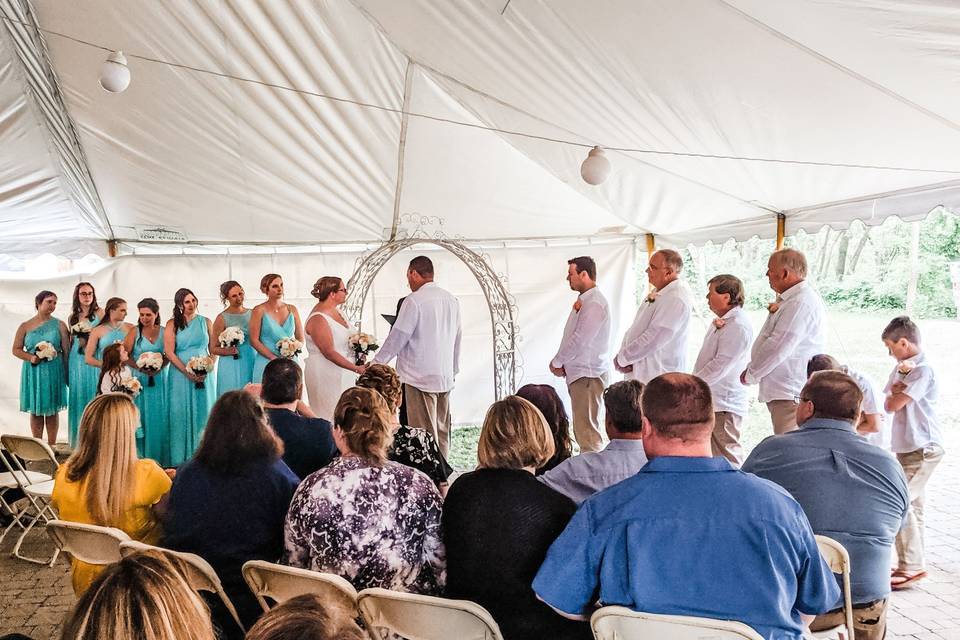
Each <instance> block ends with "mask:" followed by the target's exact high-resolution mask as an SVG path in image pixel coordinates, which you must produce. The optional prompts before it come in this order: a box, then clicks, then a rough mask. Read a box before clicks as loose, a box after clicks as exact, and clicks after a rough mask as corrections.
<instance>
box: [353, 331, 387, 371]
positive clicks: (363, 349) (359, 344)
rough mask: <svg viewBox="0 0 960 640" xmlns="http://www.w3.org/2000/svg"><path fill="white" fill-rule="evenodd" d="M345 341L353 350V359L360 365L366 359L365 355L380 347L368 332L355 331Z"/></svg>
mask: <svg viewBox="0 0 960 640" xmlns="http://www.w3.org/2000/svg"><path fill="white" fill-rule="evenodd" d="M347 343H348V344H349V345H350V348H351V349H352V350H353V354H354V361H355V362H356V364H358V365H360V364H363V363H364V362H366V361H367V355H368V354H371V353H373V352H374V351H376V350H377V349H379V348H380V345H379V343H378V342H377V339H376V338H375V337H373V336H372V335H370V334H369V333H355V334H353V335H352V336H350V337H349V338H347Z"/></svg>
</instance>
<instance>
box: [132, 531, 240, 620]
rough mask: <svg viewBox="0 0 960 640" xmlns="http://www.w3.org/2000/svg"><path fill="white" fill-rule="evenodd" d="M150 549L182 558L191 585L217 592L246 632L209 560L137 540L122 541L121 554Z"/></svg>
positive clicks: (231, 614) (200, 589) (198, 588)
mask: <svg viewBox="0 0 960 640" xmlns="http://www.w3.org/2000/svg"><path fill="white" fill-rule="evenodd" d="M148 550H152V551H159V552H160V553H165V554H167V555H169V556H173V557H176V558H179V559H180V560H182V561H183V562H184V564H185V565H186V566H187V582H189V583H190V586H191V587H193V588H194V589H195V590H197V591H208V592H210V593H215V594H217V596H218V597H219V598H220V601H221V602H223V606H225V607H226V608H227V611H229V612H230V616H231V617H232V618H233V620H234V622H236V623H237V626H238V627H240V630H241V631H243V632H244V633H246V629H244V628H243V623H242V622H240V616H239V615H237V609H236V608H235V607H234V606H233V602H231V601H230V598H229V597H228V596H227V593H226V592H225V591H224V590H223V584H221V583H220V577H219V576H217V572H216V571H214V570H213V567H211V566H210V563H209V562H207V561H206V560H204V559H203V558H201V557H200V556H198V555H196V554H193V553H183V552H182V551H173V550H171V549H164V548H163V547H155V546H153V545H149V544H144V543H143V542H137V541H136V540H131V541H130V542H121V543H120V555H122V556H123V557H124V558H126V557H127V556H130V555H133V554H134V553H137V552H139V551H148Z"/></svg>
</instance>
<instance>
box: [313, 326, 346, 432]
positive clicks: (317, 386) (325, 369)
mask: <svg viewBox="0 0 960 640" xmlns="http://www.w3.org/2000/svg"><path fill="white" fill-rule="evenodd" d="M314 316H323V318H324V319H325V320H326V322H327V324H328V325H329V326H330V333H331V334H332V335H333V347H334V349H336V350H337V352H338V353H339V354H340V355H342V356H343V357H344V358H346V359H347V361H348V362H353V358H354V356H353V352H352V351H351V350H350V345H349V344H348V339H349V338H350V329H349V328H347V327H345V326H343V325H342V324H340V323H339V322H337V321H336V320H334V319H333V318H331V317H330V316H328V315H327V314H325V313H323V312H321V311H316V312H314V313H311V314H310V315H309V316H308V317H307V322H306V323H304V326H306V324H307V323H309V322H310V319H311V318H313V317H314ZM305 342H306V343H307V354H308V356H309V357H308V358H307V359H306V361H305V363H304V378H305V379H304V386H305V387H306V389H307V402H308V403H309V404H310V408H311V409H313V412H314V413H316V414H317V416H318V417H320V418H323V419H324V420H329V421H330V422H331V424H332V423H333V410H334V408H336V406H337V401H338V400H339V399H340V394H342V393H343V392H344V391H345V390H347V389H349V388H350V387H352V386H353V385H354V383H355V382H356V381H357V374H356V373H354V372H353V371H350V370H348V369H344V368H342V367H340V366H338V365H336V364H334V363H333V362H330V361H329V360H327V359H326V358H325V357H324V356H323V354H322V353H320V349H319V348H318V347H317V345H316V344H315V343H314V341H313V338H311V337H310V336H309V335H307V339H306V341H305Z"/></svg>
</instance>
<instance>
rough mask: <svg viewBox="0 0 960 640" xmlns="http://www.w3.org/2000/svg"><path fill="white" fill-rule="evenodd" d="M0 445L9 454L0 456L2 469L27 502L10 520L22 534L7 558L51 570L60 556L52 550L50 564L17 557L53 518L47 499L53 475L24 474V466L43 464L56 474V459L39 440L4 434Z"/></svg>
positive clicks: (27, 557) (27, 472) (25, 557)
mask: <svg viewBox="0 0 960 640" xmlns="http://www.w3.org/2000/svg"><path fill="white" fill-rule="evenodd" d="M0 444H2V445H3V448H4V449H6V450H7V453H9V454H10V455H9V456H0V459H2V460H3V463H4V466H5V467H6V468H7V470H8V471H9V473H10V477H12V479H13V480H14V481H16V483H17V486H18V487H20V489H21V491H23V493H24V496H25V497H26V499H27V502H28V505H27V508H26V509H25V510H24V511H22V512H20V513H18V514H16V515H15V516H14V522H15V523H16V524H19V525H20V527H21V528H22V529H23V531H22V532H21V533H20V537H19V538H17V543H16V544H15V545H14V546H13V551H12V552H11V554H10V555H12V556H13V557H15V558H20V559H21V560H26V561H28V562H35V563H37V564H49V565H50V566H51V567H52V566H53V563H54V562H56V561H57V556H59V555H60V549H59V548H57V549H55V550H54V552H53V557H52V558H50V560H42V559H40V558H31V557H29V556H25V555H23V554H21V553H20V547H21V545H23V541H24V539H25V538H26V537H27V534H28V533H30V531H31V529H33V528H34V526H36V525H37V524H41V525H46V524H47V523H48V522H50V521H51V520H54V519H56V517H57V514H56V512H55V511H54V510H53V506H52V505H51V504H50V499H51V496H52V495H53V475H50V474H45V473H37V472H30V471H27V469H26V467H25V466H24V462H28V463H29V462H46V463H48V464H49V465H50V466H51V467H52V469H53V472H54V473H56V470H57V468H59V466H60V465H59V463H58V462H57V457H56V456H55V455H54V453H53V449H51V448H50V445H48V444H47V443H46V442H44V441H43V440H40V439H39V438H31V437H28V436H15V435H13V434H9V433H8V434H4V435H0ZM24 516H26V517H28V518H31V520H30V522H29V523H27V525H26V526H25V527H24V526H23V521H22V520H21V518H23V517H24ZM11 526H12V525H11ZM8 528H9V527H8ZM4 533H6V532H4Z"/></svg>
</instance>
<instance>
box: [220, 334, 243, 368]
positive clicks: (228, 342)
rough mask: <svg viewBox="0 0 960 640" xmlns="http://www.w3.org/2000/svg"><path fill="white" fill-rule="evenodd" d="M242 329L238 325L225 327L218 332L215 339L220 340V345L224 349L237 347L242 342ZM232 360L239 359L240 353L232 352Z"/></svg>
mask: <svg viewBox="0 0 960 640" xmlns="http://www.w3.org/2000/svg"><path fill="white" fill-rule="evenodd" d="M244 337H245V336H244V335H243V329H241V328H240V327H227V328H226V329H224V330H223V331H221V332H220V337H219V338H217V340H218V341H219V342H220V346H221V347H223V348H224V349H226V348H227V347H239V346H240V345H242V344H243V340H244ZM233 359H234V360H239V359H240V354H239V353H235V354H233Z"/></svg>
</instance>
